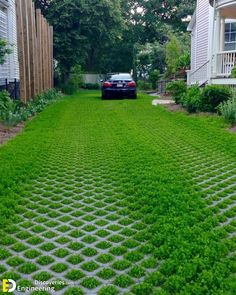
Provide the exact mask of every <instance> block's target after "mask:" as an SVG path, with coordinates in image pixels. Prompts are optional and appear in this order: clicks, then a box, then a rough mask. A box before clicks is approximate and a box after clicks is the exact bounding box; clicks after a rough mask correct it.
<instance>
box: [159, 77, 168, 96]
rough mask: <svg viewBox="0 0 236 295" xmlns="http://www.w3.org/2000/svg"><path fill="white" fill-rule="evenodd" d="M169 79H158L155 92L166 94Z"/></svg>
mask: <svg viewBox="0 0 236 295" xmlns="http://www.w3.org/2000/svg"><path fill="white" fill-rule="evenodd" d="M170 82H171V80H160V81H159V82H158V83H157V92H158V93H160V94H166V93H167V89H166V87H167V84H168V83H170Z"/></svg>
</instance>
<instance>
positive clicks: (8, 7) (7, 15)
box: [0, 0, 19, 85]
mask: <svg viewBox="0 0 236 295" xmlns="http://www.w3.org/2000/svg"><path fill="white" fill-rule="evenodd" d="M15 1H17V0H0V39H4V40H6V41H7V42H8V44H10V45H11V50H12V53H11V54H9V55H7V56H6V62H5V63H4V65H0V85H3V84H5V81H6V79H7V80H8V83H11V82H14V80H15V79H16V80H17V81H18V80H19V63H18V54H17V28H16V7H15Z"/></svg>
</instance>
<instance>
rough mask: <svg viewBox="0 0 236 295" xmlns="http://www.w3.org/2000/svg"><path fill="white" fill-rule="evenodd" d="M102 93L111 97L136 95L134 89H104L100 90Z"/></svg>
mask: <svg viewBox="0 0 236 295" xmlns="http://www.w3.org/2000/svg"><path fill="white" fill-rule="evenodd" d="M102 93H103V94H106V95H109V96H112V95H122V96H123V95H124V96H125V95H127V96H133V95H135V94H136V88H129V89H127V88H106V89H102Z"/></svg>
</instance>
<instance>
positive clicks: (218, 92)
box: [200, 85, 232, 112]
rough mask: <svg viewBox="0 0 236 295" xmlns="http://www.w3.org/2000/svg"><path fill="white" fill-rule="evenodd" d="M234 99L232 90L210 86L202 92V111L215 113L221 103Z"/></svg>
mask: <svg viewBox="0 0 236 295" xmlns="http://www.w3.org/2000/svg"><path fill="white" fill-rule="evenodd" d="M231 97H232V90H231V89H230V88H229V87H226V86H220V85H208V86H206V87H205V88H204V89H203V91H202V97H201V106H200V110H201V111H203V112H215V111H216V110H217V107H218V106H219V104H220V103H222V102H224V101H226V100H228V99H230V98H231Z"/></svg>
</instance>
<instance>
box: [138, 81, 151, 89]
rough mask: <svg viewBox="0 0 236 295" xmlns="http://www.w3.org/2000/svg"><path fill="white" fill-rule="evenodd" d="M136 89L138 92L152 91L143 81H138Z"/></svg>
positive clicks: (147, 83)
mask: <svg viewBox="0 0 236 295" xmlns="http://www.w3.org/2000/svg"><path fill="white" fill-rule="evenodd" d="M138 88H139V89H140V90H151V89H152V84H151V83H149V82H146V81H143V80H139V81H138Z"/></svg>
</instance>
